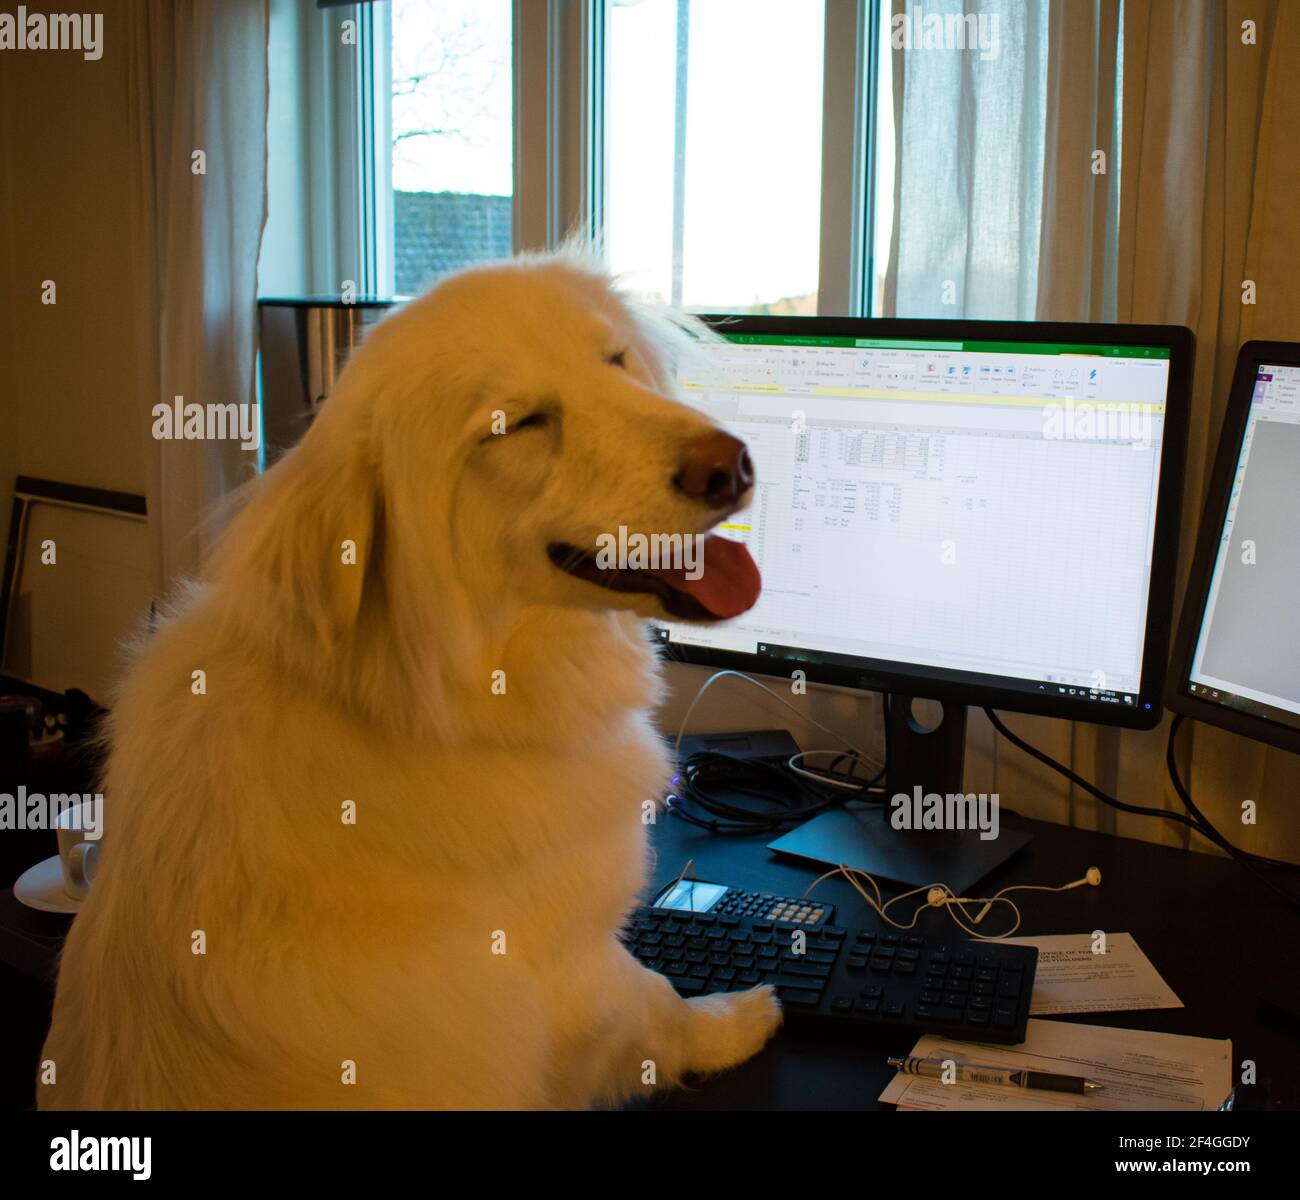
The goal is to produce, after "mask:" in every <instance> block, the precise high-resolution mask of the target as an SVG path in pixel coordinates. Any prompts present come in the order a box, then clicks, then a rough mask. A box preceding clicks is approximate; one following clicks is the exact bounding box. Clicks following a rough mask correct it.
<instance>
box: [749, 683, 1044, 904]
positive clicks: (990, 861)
mask: <svg viewBox="0 0 1300 1200" xmlns="http://www.w3.org/2000/svg"><path fill="white" fill-rule="evenodd" d="M914 700H915V698H914V697H912V696H908V695H904V694H901V693H896V692H891V693H889V694H887V695H886V696H885V722H886V727H887V731H888V735H889V741H888V746H889V770H888V772H887V774H886V777H885V802H884V804H883V805H882V804H878V803H877V804H857V803H855V804H851V805H849V806H846V807H844V808H836V809H832V810H831V811H830V812H827V813H823V814H822V815H821V816H819V817H814V818H813V819H812V820H811V821H807V822H805V823H804V824H803V825H801V826H799V828H798V829H795V830H792V831H791V832H790V833H787V834H785V835H784V836H783V837H780V838H777V839H776V841H774V842H769V843H768V848H769V849H771V850H774V851H776V852H777V853H780V854H789V855H793V856H794V857H796V858H804V859H810V860H812V861H814V862H818V863H824V864H827V865H830V866H838V865H841V864H843V865H844V866H849V867H856V868H857V869H858V870H860V871H865V872H866V873H867V874H868V875H871V876H873V877H874V878H876V879H887V880H891V881H893V882H894V883H901V884H905V885H907V886H908V887H925V886H926V885H927V884H932V883H944V884H947V885H948V886H949V887H950V888H952V890H953V891H954V892H956V893H957V894H958V895H959V896H960V895H967V894H969V892H970V889H971V888H972V886H973V885H974V884H976V883H978V882H979V881H980V880H981V879H983V878H984V876H986V875H988V874H990V873H991V872H992V871H993V870H994V869H995V868H997V867H999V866H1001V865H1002V864H1003V863H1004V862H1006V860H1007V859H1009V858H1010V857H1011V856H1012V855H1013V854H1015V853H1016V852H1017V851H1018V850H1020V849H1021V848H1022V847H1023V846H1024V845H1025V844H1026V843H1027V842H1028V841H1029V840H1030V835H1029V834H1026V833H1018V832H1013V831H1011V830H1008V829H1003V828H1002V827H1001V824H1000V822H999V824H998V826H997V829H998V836H997V837H996V838H990V839H985V838H982V837H981V836H980V831H979V830H977V829H949V828H929V829H927V828H909V827H906V826H905V825H904V822H903V817H904V816H906V817H909V818H912V817H916V816H922V817H923V816H924V811H925V804H924V800H925V797H926V796H933V795H937V796H939V797H946V796H948V795H950V794H959V793H962V791H963V789H962V766H963V761H964V758H965V753H966V707H965V705H951V704H949V705H944V706H942V717H941V718H940V719H939V721H938V723H937V724H933V725H932V724H930V723H929V722H923V721H922V720H921V719H919V718H918V716H917V715H916V713H915V712H914ZM930 703H933V702H930ZM895 800H897V801H898V803H895ZM895 814H898V816H897V820H898V825H903V826H904V827H902V828H900V827H898V826H896V825H895ZM999 815H1000V814H999Z"/></svg>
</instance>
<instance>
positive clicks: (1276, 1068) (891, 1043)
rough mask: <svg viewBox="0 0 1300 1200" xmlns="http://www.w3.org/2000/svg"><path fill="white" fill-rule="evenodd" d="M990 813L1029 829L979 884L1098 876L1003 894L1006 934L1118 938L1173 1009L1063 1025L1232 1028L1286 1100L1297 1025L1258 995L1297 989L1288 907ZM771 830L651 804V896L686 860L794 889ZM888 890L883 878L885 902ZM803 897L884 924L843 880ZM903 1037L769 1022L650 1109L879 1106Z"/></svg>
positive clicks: (1180, 865) (1188, 859) (1160, 850)
mask: <svg viewBox="0 0 1300 1200" xmlns="http://www.w3.org/2000/svg"><path fill="white" fill-rule="evenodd" d="M1001 821H1002V825H1003V827H1004V828H1009V829H1023V830H1025V831H1026V832H1028V833H1032V834H1033V838H1034V840H1033V841H1032V842H1030V844H1029V845H1028V846H1027V847H1026V848H1025V850H1024V851H1022V852H1021V853H1020V854H1019V855H1017V856H1016V857H1015V858H1013V859H1011V860H1010V861H1009V862H1008V863H1006V864H1005V865H1004V866H1003V867H1001V868H1000V869H999V870H998V871H996V872H995V873H994V874H993V875H991V876H990V877H989V878H988V879H987V880H986V881H985V882H984V883H983V884H981V885H980V887H979V894H981V895H989V894H991V893H992V892H995V891H997V890H998V888H1001V887H1006V886H1007V885H1009V884H1013V883H1039V884H1043V883H1046V884H1060V883H1068V882H1070V881H1071V880H1073V879H1079V878H1081V877H1082V875H1083V873H1084V872H1085V871H1086V870H1087V869H1088V868H1089V867H1099V868H1101V875H1102V884H1101V886H1100V887H1096V888H1093V887H1082V888H1074V889H1073V890H1072V891H1068V892H1061V893H1058V894H1054V895H1053V894H1048V893H1033V892H1029V893H1024V894H1023V895H1022V896H1016V897H1013V899H1015V900H1016V903H1017V904H1018V906H1019V907H1020V912H1021V918H1022V921H1021V926H1020V928H1019V929H1018V930H1017V931H1016V935H1017V936H1025V937H1032V936H1035V935H1038V934H1048V933H1082V932H1086V931H1091V930H1094V929H1103V930H1108V931H1111V932H1115V933H1120V932H1126V933H1131V934H1132V935H1133V936H1134V937H1135V938H1136V939H1137V943H1138V945H1139V946H1141V947H1142V949H1143V950H1144V951H1145V952H1146V955H1147V957H1148V958H1150V959H1151V961H1152V963H1153V964H1154V965H1155V968H1156V970H1157V971H1159V972H1160V974H1161V975H1162V976H1163V977H1164V979H1165V981H1166V982H1167V983H1168V984H1169V986H1170V987H1172V988H1173V989H1174V991H1175V992H1176V993H1177V994H1178V996H1179V998H1180V999H1181V1000H1182V1002H1183V1004H1184V1005H1185V1006H1186V1007H1184V1008H1180V1009H1161V1010H1158V1011H1153V1012H1118V1013H1091V1014H1080V1015H1077V1016H1071V1017H1063V1018H1061V1019H1062V1020H1066V1021H1078V1022H1080V1023H1085V1024H1096V1025H1111V1026H1117V1027H1121V1028H1126V1029H1154V1030H1160V1031H1163V1032H1166V1033H1181V1034H1188V1035H1194V1036H1198V1037H1212V1038H1231V1039H1232V1054H1233V1061H1234V1062H1235V1063H1237V1064H1240V1063H1241V1062H1242V1060H1243V1059H1252V1060H1254V1062H1255V1063H1256V1067H1257V1071H1258V1077H1259V1080H1260V1081H1261V1082H1262V1081H1263V1080H1265V1079H1268V1080H1269V1081H1270V1083H1271V1087H1272V1099H1273V1102H1274V1105H1275V1106H1279V1107H1283V1108H1287V1109H1297V1108H1300V1078H1298V1076H1300V1028H1298V1027H1297V1026H1296V1025H1295V1024H1294V1023H1293V1022H1290V1021H1287V1020H1285V1019H1284V1018H1282V1017H1281V1016H1280V1015H1277V1014H1275V1013H1273V1012H1271V1011H1269V1010H1268V1009H1267V1008H1266V1007H1265V1006H1262V1005H1261V1003H1260V1000H1261V998H1269V997H1271V998H1274V999H1280V998H1284V997H1285V998H1288V999H1289V1000H1290V1001H1291V1002H1294V1001H1295V1000H1296V999H1297V998H1300V914H1296V913H1294V912H1292V911H1290V910H1288V909H1287V908H1286V907H1285V906H1284V905H1283V904H1282V903H1281V901H1279V900H1276V899H1274V898H1273V897H1272V896H1271V895H1270V894H1269V893H1268V892H1266V891H1264V890H1263V889H1262V888H1260V887H1259V886H1258V885H1257V884H1255V883H1254V882H1253V881H1252V880H1251V879H1250V877H1249V876H1248V875H1247V874H1246V872H1245V871H1243V870H1242V869H1241V868H1240V867H1239V866H1237V864H1236V863H1234V862H1232V861H1231V860H1230V859H1227V858H1222V857H1219V856H1217V855H1215V856H1211V855H1206V854H1197V853H1188V852H1187V851H1183V850H1176V849H1173V848H1171V847H1167V846H1157V845H1153V844H1151V843H1149V842H1139V841H1134V840H1132V839H1129V838H1119V837H1112V836H1111V835H1109V834H1103V833H1091V832H1087V831H1085V830H1079V829H1071V828H1069V827H1067V826H1063V825H1053V824H1050V823H1047V822H1044V821H1030V820H1026V819H1024V818H1021V817H1018V816H1016V815H1014V814H1012V813H1010V812H1009V811H1008V810H1007V809H1005V808H1003V809H1002V810H1001ZM771 840H772V837H771V835H767V834H762V835H757V836H753V837H744V838H734V837H714V836H712V835H710V834H708V833H706V832H705V831H704V830H702V829H697V828H696V827H695V826H693V825H689V824H687V823H686V822H685V821H681V820H678V819H677V818H675V817H671V816H667V815H662V816H660V818H659V821H658V823H657V825H656V826H655V828H654V834H653V844H654V846H655V850H656V853H657V866H656V868H655V869H654V871H653V878H654V887H653V888H652V890H651V893H650V895H651V896H653V895H654V893H655V892H657V891H658V890H659V888H660V887H661V886H662V885H663V884H665V883H667V882H669V881H670V880H672V879H675V878H676V877H677V875H678V873H679V872H680V871H681V869H682V866H683V865H684V864H685V863H686V861H687V859H691V858H693V859H694V860H695V873H696V875H698V876H699V878H701V879H709V880H714V881H716V882H718V883H728V884H733V885H735V886H738V887H742V888H746V889H749V890H753V891H769V892H776V893H779V894H781V895H798V894H799V893H801V892H802V891H803V889H804V888H805V887H807V886H808V884H809V883H811V882H812V880H814V879H815V878H816V877H817V874H818V872H817V871H816V870H815V869H813V867H812V866H811V865H805V864H802V863H799V862H797V861H795V860H792V859H783V858H780V857H778V856H776V855H773V854H772V853H771V851H769V850H767V849H766V843H767V842H769V841H771ZM935 882H939V881H938V880H936V881H935ZM1284 882H1289V884H1290V887H1291V889H1292V890H1293V891H1296V892H1298V893H1300V881H1297V880H1296V879H1295V878H1294V877H1293V878H1292V879H1290V880H1286V881H1284ZM883 886H884V885H882V887H883ZM898 890H899V889H896V888H895V889H889V888H886V889H885V894H886V899H888V897H889V896H891V895H894V894H896V892H897V891H898ZM815 895H817V896H818V897H819V898H823V897H824V898H825V899H827V900H829V901H831V902H832V903H833V904H835V905H836V917H835V920H836V924H838V925H848V926H855V925H856V926H861V927H863V928H865V929H882V928H885V927H884V925H883V924H882V922H881V921H880V920H879V918H877V917H876V915H875V914H874V913H873V912H872V911H871V910H870V909H869V908H868V907H867V905H866V904H865V903H864V902H863V901H862V898H861V897H860V896H859V895H858V894H857V892H856V891H854V889H853V888H852V887H851V886H850V885H849V883H848V882H847V881H845V880H843V879H828V880H826V882H824V883H822V884H821V885H820V886H819V887H818V889H817V891H816V893H815ZM918 899H919V897H918ZM909 903H910V902H907V903H905V904H904V905H900V906H899V907H900V908H906V907H907V904H909ZM998 907H999V908H1004V907H1005V906H1003V905H999V906H998ZM909 911H910V910H909ZM891 915H897V914H896V913H891ZM992 915H994V914H991V916H992ZM1003 919H1004V921H1005V917H1004V918H1003ZM998 928H1006V925H1005V924H1004V925H1002V926H999V927H998ZM916 932H917V933H920V934H932V935H936V936H942V937H953V936H957V937H960V936H961V934H960V933H959V931H958V930H957V927H956V925H955V924H954V923H953V921H952V918H950V917H949V916H948V915H947V914H946V913H943V912H940V911H938V910H934V911H932V912H928V913H926V914H925V915H923V916H922V917H921V919H920V920H919V921H918V922H917V928H916ZM1048 1019H1050V1018H1048ZM916 1037H917V1035H916V1034H915V1033H912V1032H908V1031H904V1030H891V1029H884V1028H879V1027H877V1028H875V1029H870V1030H867V1031H864V1032H862V1033H858V1034H855V1035H854V1037H853V1038H852V1039H851V1040H850V1039H849V1038H846V1037H844V1036H843V1034H842V1033H841V1032H840V1031H838V1030H818V1029H815V1028H814V1029H788V1028H787V1029H782V1030H781V1032H780V1033H778V1034H777V1036H776V1038H774V1039H773V1041H772V1042H771V1043H769V1045H768V1046H767V1047H766V1048H765V1049H764V1050H763V1051H762V1053H760V1054H759V1055H758V1056H756V1057H755V1058H753V1059H751V1060H750V1061H749V1062H747V1063H744V1064H742V1065H741V1066H740V1067H737V1068H736V1069H735V1070H734V1071H730V1072H728V1073H727V1074H726V1075H722V1076H719V1077H717V1078H716V1079H713V1080H709V1081H706V1082H704V1083H703V1084H701V1085H699V1086H698V1087H697V1088H696V1089H694V1090H692V1091H679V1092H672V1093H668V1094H666V1095H663V1096H661V1097H659V1098H657V1099H656V1100H655V1101H654V1105H653V1106H654V1107H656V1108H665V1109H764V1108H782V1109H825V1108H836V1109H873V1108H886V1107H888V1106H886V1105H880V1104H877V1103H876V1097H877V1096H879V1095H880V1093H881V1092H882V1091H883V1090H884V1088H885V1085H886V1084H887V1083H888V1082H889V1080H890V1078H891V1076H892V1075H893V1071H891V1070H890V1069H889V1068H888V1067H886V1066H885V1058H886V1056H888V1055H891V1054H906V1053H907V1052H908V1051H910V1050H911V1048H912V1046H913V1045H914V1044H915V1042H916Z"/></svg>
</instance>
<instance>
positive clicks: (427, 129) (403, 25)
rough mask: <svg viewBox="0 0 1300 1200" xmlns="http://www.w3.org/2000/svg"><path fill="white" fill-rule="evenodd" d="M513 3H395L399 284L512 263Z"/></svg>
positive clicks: (403, 288) (402, 288)
mask: <svg viewBox="0 0 1300 1200" xmlns="http://www.w3.org/2000/svg"><path fill="white" fill-rule="evenodd" d="M511 29H512V26H511V2H510V0H393V7H392V81H393V82H392V119H393V148H392V154H393V159H392V168H393V242H394V252H395V253H394V260H395V284H396V290H397V292H398V294H399V295H411V294H413V293H415V292H419V291H421V290H422V289H423V288H425V287H427V286H428V285H429V284H430V283H431V282H433V280H435V279H437V278H438V277H439V276H441V275H443V274H445V273H446V272H448V271H453V270H456V269H457V268H458V267H462V266H465V265H467V264H469V263H473V262H479V261H482V260H484V259H493V258H505V257H506V256H508V255H509V254H510V248H511V243H510V229H511V220H510V203H511V201H510V194H511V191H512V188H513V177H512V171H513V163H514V156H513V137H514V128H513V122H512V116H511V106H512V93H513V82H512V74H511Z"/></svg>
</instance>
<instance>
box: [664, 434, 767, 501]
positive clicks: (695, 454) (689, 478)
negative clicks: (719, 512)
mask: <svg viewBox="0 0 1300 1200" xmlns="http://www.w3.org/2000/svg"><path fill="white" fill-rule="evenodd" d="M753 483H754V465H753V463H751V462H750V461H749V451H748V450H747V449H746V448H745V443H744V442H742V441H741V440H740V439H739V438H734V437H732V436H731V434H729V433H723V432H722V430H721V429H715V430H714V431H713V432H712V433H706V434H705V435H704V436H703V437H700V438H696V439H695V441H693V442H691V444H690V445H689V446H688V447H687V448H686V457H685V458H684V459H683V460H682V466H681V469H680V470H679V471H678V472H677V474H676V475H674V476H673V486H674V487H675V488H676V489H677V490H678V491H679V492H682V493H684V494H685V495H687V496H690V497H691V499H692V500H702V501H703V502H704V503H705V504H707V505H708V506H709V507H710V508H724V507H725V506H726V505H728V504H735V503H736V501H737V500H739V499H740V498H741V496H743V495H744V494H745V492H746V491H747V490H748V489H749V488H750V487H752V486H753Z"/></svg>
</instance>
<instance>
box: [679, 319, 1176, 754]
mask: <svg viewBox="0 0 1300 1200" xmlns="http://www.w3.org/2000/svg"><path fill="white" fill-rule="evenodd" d="M701 319H702V320H703V321H704V322H705V323H706V324H707V325H709V326H710V327H712V328H714V329H717V330H719V331H720V332H727V333H755V334H764V333H766V334H787V335H796V336H797V335H808V336H814V337H816V336H821V337H877V338H895V339H903V340H915V341H925V340H946V341H956V340H961V341H993V342H1001V341H1021V342H1061V343H1075V344H1084V345H1110V346H1160V347H1168V349H1169V386H1168V391H1167V393H1166V407H1165V425H1164V439H1163V441H1162V445H1161V459H1160V483H1159V486H1158V488H1157V495H1156V523H1155V533H1154V539H1153V544H1152V559H1151V584H1150V589H1149V592H1148V598H1147V620H1146V634H1145V639H1144V647H1145V651H1144V654H1143V663H1142V679H1141V687H1140V689H1139V691H1138V694H1137V697H1136V700H1135V703H1134V704H1133V705H1132V706H1131V707H1129V706H1126V705H1123V704H1113V703H1112V704H1101V703H1097V702H1096V701H1089V700H1086V699H1083V700H1081V699H1074V698H1070V697H1068V696H1066V697H1061V696H1058V695H1054V694H1044V695H1039V694H1036V693H1034V692H1028V691H1020V690H1018V689H1015V688H1007V687H999V686H997V685H996V684H993V683H984V682H979V681H974V680H971V679H969V678H967V679H961V678H957V677H956V676H957V675H958V674H959V673H958V672H954V671H949V670H944V669H939V668H929V667H923V666H920V665H919V664H906V663H900V662H897V661H895V660H879V661H871V660H864V664H865V665H863V666H853V667H845V666H839V665H831V664H823V663H807V662H802V661H800V662H797V663H796V662H792V661H790V660H782V661H781V664H780V666H781V667H784V666H786V664H787V663H788V669H779V668H778V666H777V664H775V663H774V662H773V660H772V659H770V658H764V657H762V656H759V655H754V654H744V653H740V652H738V651H730V650H718V649H716V648H712V647H699V646H687V645H685V644H683V643H680V642H671V643H666V644H664V646H665V656H666V657H667V658H668V659H669V661H673V662H684V663H691V664H695V665H698V666H706V667H714V668H718V669H724V668H730V669H732V670H739V671H744V672H746V673H747V674H753V675H767V676H772V677H775V678H787V679H788V678H789V677H790V671H792V670H794V669H799V670H802V671H804V672H805V678H806V679H807V680H808V681H810V682H813V683H822V684H830V685H832V686H837V687H848V688H855V689H859V690H865V691H875V692H885V691H887V692H895V693H901V694H905V695H909V696H916V697H924V698H927V699H934V700H940V701H947V702H950V703H964V704H968V705H977V706H981V707H988V708H997V709H1004V710H1007V711H1010V712H1024V713H1033V714H1039V715H1042V716H1050V717H1058V718H1062V719H1065V720H1072V721H1086V722H1089V723H1091V724H1099V725H1113V726H1119V727H1121V728H1127V729H1152V728H1154V727H1155V726H1156V725H1157V724H1158V723H1159V721H1160V717H1161V712H1162V709H1161V702H1162V697H1163V693H1164V682H1165V680H1164V675H1165V668H1166V666H1167V662H1168V653H1169V629H1170V624H1171V621H1172V615H1173V604H1174V596H1173V587H1174V570H1175V566H1176V564H1177V560H1178V536H1179V525H1180V516H1181V510H1180V502H1181V498H1182V488H1183V472H1184V454H1185V450H1186V444H1187V424H1188V422H1187V407H1188V397H1189V394H1190V390H1191V368H1192V350H1193V345H1194V339H1193V336H1192V332H1191V330H1190V329H1187V328H1185V327H1184V326H1181V325H1119V324H1082V323H1076V322H1050V321H965V320H962V321H948V320H936V319H916V320H913V319H909V318H894V317H889V318H874V317H774V316H743V315H726V314H717V313H709V314H703V315H701ZM959 335H960V336H959ZM1148 705H1149V706H1150V707H1149V708H1148V707H1147V706H1148Z"/></svg>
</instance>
